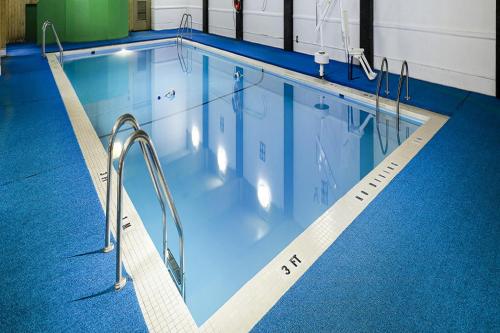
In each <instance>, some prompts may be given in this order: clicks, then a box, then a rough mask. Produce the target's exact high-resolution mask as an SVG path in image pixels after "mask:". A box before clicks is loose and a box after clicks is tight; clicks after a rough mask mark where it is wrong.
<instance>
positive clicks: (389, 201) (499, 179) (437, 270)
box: [0, 31, 500, 332]
mask: <svg viewBox="0 0 500 333" xmlns="http://www.w3.org/2000/svg"><path fill="white" fill-rule="evenodd" d="M172 36H175V32H174V31H160V32H145V33H134V34H132V35H131V37H129V38H127V39H121V40H117V41H113V42H112V43H127V42H133V41H140V40H150V39H157V38H165V37H172ZM193 39H195V40H196V41H199V42H202V43H204V44H207V45H211V46H214V47H218V48H221V49H225V50H229V51H232V52H235V53H238V54H241V55H244V56H248V57H252V58H255V59H258V60H263V61H266V62H268V63H272V64H275V65H279V66H282V67H285V68H288V69H292V70H296V71H299V72H302V73H305V74H310V75H315V74H316V72H317V68H316V66H315V65H314V64H313V60H312V57H311V56H308V55H302V54H298V53H291V52H285V51H282V50H279V49H275V48H271V47H267V46H262V45H258V44H253V43H248V42H238V41H235V40H232V39H228V38H224V37H218V36H213V35H204V34H201V33H195V34H194V37H193ZM109 43H110V42H99V43H86V44H68V45H65V49H76V48H82V47H94V46H100V45H105V44H109ZM8 54H9V56H11V57H10V58H7V60H4V66H3V69H4V76H2V77H0V111H1V113H0V115H1V123H0V152H1V153H2V162H1V164H0V186H1V188H2V191H1V193H0V209H1V210H0V219H1V221H2V222H3V224H4V225H3V227H2V229H0V236H1V240H2V243H1V245H0V247H1V249H2V250H3V253H4V254H3V255H2V256H1V257H0V264H2V267H4V271H6V273H4V274H2V276H0V282H3V285H9V286H10V285H12V287H11V288H3V289H2V291H0V296H1V297H0V302H2V303H1V304H2V308H1V310H2V313H3V314H8V315H7V316H3V317H2V321H1V324H0V330H1V331H4V329H2V328H3V327H2V326H4V327H5V328H9V330H10V329H11V328H14V330H15V331H39V330H42V331H50V330H56V331H60V330H64V329H65V328H66V329H67V328H68V327H74V328H76V329H80V330H96V329H97V328H108V329H109V330H111V331H115V330H121V329H122V330H125V331H132V330H139V331H141V330H144V329H145V327H144V322H143V320H142V316H141V314H140V310H139V308H138V305H137V300H136V298H135V294H134V291H133V288H132V287H133V285H132V284H129V285H128V287H127V289H126V290H125V291H124V292H122V293H120V294H116V293H113V292H106V291H107V289H106V288H109V287H110V286H111V284H112V280H113V276H112V269H110V268H111V267H112V266H113V258H112V256H103V255H99V254H92V252H93V251H96V250H97V249H98V248H99V247H100V245H101V235H102V228H103V216H102V211H101V209H100V206H99V204H98V201H97V197H96V194H95V192H94V191H93V187H92V183H91V181H90V178H89V175H88V172H87V169H86V167H85V164H84V162H83V159H82V157H81V153H80V150H79V148H78V145H77V143H76V140H75V137H74V134H73V132H72V130H71V127H70V124H69V121H68V119H67V116H66V114H65V112H64V107H63V105H62V102H61V100H60V98H59V95H58V92H57V90H56V88H55V85H54V82H53V80H52V79H51V75H50V72H49V69H48V66H47V65H46V63H44V62H43V61H42V60H40V57H39V50H38V49H37V48H36V47H35V46H34V45H27V44H22V45H11V46H9V48H8ZM327 73H328V74H327V76H326V78H327V80H330V81H332V82H336V83H340V84H343V85H346V86H350V87H354V88H357V89H360V90H364V91H367V92H373V91H374V90H375V84H374V83H373V82H369V81H368V80H366V79H364V78H362V77H361V78H359V79H357V80H354V81H348V80H347V67H346V65H345V64H342V63H338V62H332V63H331V64H330V65H329V66H328V68H327ZM396 81H397V78H396V77H395V76H391V98H394V93H395V92H396V87H395V85H396V83H397V82H396ZM27 86H33V89H32V90H27V89H23V88H24V87H27ZM411 93H412V100H411V101H410V104H413V105H415V106H419V107H422V108H426V109H429V110H432V111H434V112H438V113H442V114H445V115H449V116H451V119H450V120H449V122H448V123H447V124H446V125H445V126H444V128H443V129H442V130H441V131H440V132H439V133H438V134H437V136H436V137H435V138H434V139H433V140H432V141H431V142H430V143H429V144H428V145H427V146H426V147H425V148H424V149H423V150H422V151H421V153H419V155H418V156H417V157H415V158H414V159H413V160H412V162H411V163H410V164H409V165H408V166H407V167H406V168H405V169H404V170H403V171H402V172H401V173H400V174H399V175H398V176H397V177H396V179H395V180H394V181H393V182H392V183H391V184H390V185H389V186H388V187H387V188H386V190H384V192H383V193H381V194H380V195H379V196H378V197H377V198H376V199H375V200H374V201H373V202H372V203H371V204H370V206H369V207H368V208H367V209H366V210H365V211H364V212H363V213H362V214H361V215H360V216H359V217H358V218H357V219H356V220H355V221H354V222H353V224H352V225H351V226H350V227H349V228H348V229H347V230H346V231H345V232H344V233H343V234H342V235H341V237H340V238H339V239H338V240H337V241H336V242H335V243H334V244H333V245H332V246H331V247H330V248H329V249H328V250H327V252H326V253H325V254H324V255H323V256H322V257H321V258H320V259H319V260H318V261H317V262H316V263H315V264H314V265H313V267H312V268H311V269H310V270H309V271H308V272H307V273H306V274H305V275H304V276H303V277H302V278H301V279H300V280H299V282H298V283H297V284H296V285H295V286H294V287H292V289H291V290H290V291H289V292H288V293H287V294H285V296H284V297H283V298H282V299H281V300H280V301H279V302H278V303H277V304H276V306H275V307H274V308H273V309H272V310H271V311H270V312H269V313H268V314H267V315H266V316H265V317H264V318H263V320H262V321H261V322H260V323H259V324H257V326H256V327H255V328H254V330H255V331H256V332H276V331H280V332H289V331H308V332H309V331H431V330H432V331H439V330H446V331H499V330H500V282H499V281H500V274H499V268H500V262H499V259H498V258H499V252H500V251H499V250H500V210H499V209H498V207H500V199H499V197H500V172H498V170H497V169H498V165H500V102H499V100H497V99H494V98H492V97H487V96H484V95H480V94H476V93H469V92H466V91H463V90H459V89H455V88H450V87H445V86H441V85H436V84H432V83H428V82H424V81H419V80H411ZM20 129H23V130H20ZM54 143H59V144H57V145H56V144H54ZM25 161H30V162H29V163H24V162H25ZM410 188H411V189H410ZM75 197H76V198H78V199H75ZM17 209H19V212H18V211H17ZM6 221H8V222H10V223H6ZM12 222H14V223H12ZM16 222H17V223H16ZM82 222H84V223H82ZM76 223H79V224H78V225H79V227H78V228H75V225H76ZM80 223H81V224H80ZM82 239H83V240H84V241H82ZM85 253H89V254H87V255H85ZM82 254H83V255H82ZM79 255H80V256H79ZM109 281H111V282H109ZM71 282H73V283H71ZM77 282H78V284H76V283H77ZM89 296H92V297H89ZM124 308H126V309H128V311H126V312H124V311H123V309H124ZM5 318H6V319H5ZM20 318H23V320H20ZM102 330H103V329H102Z"/></svg>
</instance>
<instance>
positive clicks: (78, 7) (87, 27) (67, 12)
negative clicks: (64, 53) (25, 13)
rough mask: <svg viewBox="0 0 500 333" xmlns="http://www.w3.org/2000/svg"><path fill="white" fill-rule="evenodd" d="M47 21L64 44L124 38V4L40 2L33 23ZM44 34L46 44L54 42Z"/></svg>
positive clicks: (124, 0)
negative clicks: (54, 28) (35, 19)
mask: <svg viewBox="0 0 500 333" xmlns="http://www.w3.org/2000/svg"><path fill="white" fill-rule="evenodd" d="M47 19H48V20H51V21H52V22H53V23H54V25H55V26H56V29H57V33H58V34H59V37H60V38H61V41H64V42H89V41H96V40H107V39H114V38H122V37H126V36H128V0H40V1H39V3H38V13H37V22H38V26H39V31H40V34H39V36H38V42H39V43H41V41H42V36H41V26H42V24H43V22H44V21H45V20H47ZM49 35H51V34H49V33H48V34H47V42H48V43H51V42H54V39H53V38H52V36H50V37H49Z"/></svg>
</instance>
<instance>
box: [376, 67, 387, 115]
mask: <svg viewBox="0 0 500 333" xmlns="http://www.w3.org/2000/svg"><path fill="white" fill-rule="evenodd" d="M384 68H385V71H384ZM384 74H385V95H386V96H388V95H389V63H388V62H387V58H384V59H382V65H381V66H380V75H379V76H378V80H377V98H376V103H375V115H376V117H377V122H378V119H379V111H380V110H379V107H380V89H381V88H382V79H383V77H384Z"/></svg>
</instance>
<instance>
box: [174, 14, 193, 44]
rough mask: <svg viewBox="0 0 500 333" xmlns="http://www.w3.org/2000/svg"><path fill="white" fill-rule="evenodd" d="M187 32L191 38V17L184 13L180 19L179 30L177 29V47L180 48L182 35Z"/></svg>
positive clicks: (182, 39)
mask: <svg viewBox="0 0 500 333" xmlns="http://www.w3.org/2000/svg"><path fill="white" fill-rule="evenodd" d="M187 32H189V35H190V38H193V16H192V15H191V14H188V13H184V14H183V15H182V18H181V23H180V24H179V28H177V45H179V41H180V45H181V46H182V42H183V41H184V33H187Z"/></svg>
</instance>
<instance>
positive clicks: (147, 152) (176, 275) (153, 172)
mask: <svg viewBox="0 0 500 333" xmlns="http://www.w3.org/2000/svg"><path fill="white" fill-rule="evenodd" d="M125 124H128V125H130V126H131V127H132V128H133V130H134V132H133V133H132V134H131V135H129V136H128V138H127V140H126V141H125V143H124V145H123V148H122V151H121V153H120V157H119V161H118V172H117V173H118V184H117V208H116V252H117V253H116V282H115V290H121V289H122V288H123V287H124V286H125V284H126V282H127V280H126V278H125V277H124V276H123V274H122V247H121V242H122V230H123V225H122V224H123V217H122V215H123V214H122V210H123V208H122V207H123V170H124V167H125V160H126V157H127V154H128V152H129V150H130V148H131V147H132V146H133V145H134V143H136V142H139V144H140V147H141V150H142V154H143V158H144V161H145V162H146V165H147V168H148V172H149V175H150V177H151V180H152V182H153V185H154V189H155V192H156V196H157V198H158V201H159V203H160V206H161V210H162V222H163V260H164V262H165V265H166V266H167V269H168V271H169V273H170V275H171V276H172V278H173V280H174V282H175V284H176V286H177V288H178V289H179V292H180V293H181V295H182V297H183V298H184V299H185V295H186V291H185V290H186V288H185V273H184V233H183V228H182V224H181V221H180V219H179V214H178V213H177V209H176V207H175V204H174V200H173V197H172V194H171V193H170V189H169V187H168V185H167V181H166V179H165V175H164V173H163V170H162V168H161V165H160V161H159V159H158V155H157V153H156V150H155V148H154V145H153V142H152V141H151V138H150V137H149V135H148V134H147V133H146V132H144V131H143V130H141V128H140V126H139V123H138V122H137V120H136V119H135V117H134V116H132V115H131V114H124V115H122V116H120V117H119V118H118V119H117V120H116V122H115V124H114V126H113V130H112V132H111V136H110V139H109V145H108V170H107V171H108V173H107V175H108V179H107V191H106V235H105V243H104V249H103V252H105V253H107V252H111V251H112V250H113V244H112V243H111V223H110V210H111V191H112V184H111V183H112V174H113V173H112V171H113V170H112V169H113V151H114V149H115V141H116V135H117V134H118V133H119V131H120V129H121V128H122V127H123V126H124V125H125ZM165 201H166V202H167V204H168V207H169V209H170V213H171V214H172V217H173V220H174V223H175V226H176V228H177V233H178V235H179V253H180V262H179V263H177V261H176V260H175V258H174V256H173V255H172V253H171V252H170V250H169V249H168V246H167V209H166V205H165Z"/></svg>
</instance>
